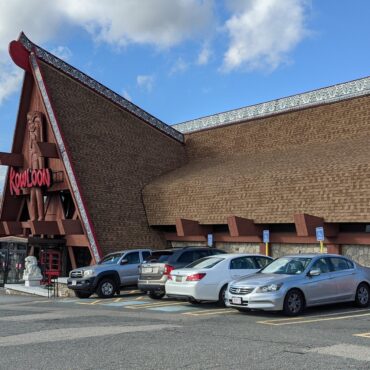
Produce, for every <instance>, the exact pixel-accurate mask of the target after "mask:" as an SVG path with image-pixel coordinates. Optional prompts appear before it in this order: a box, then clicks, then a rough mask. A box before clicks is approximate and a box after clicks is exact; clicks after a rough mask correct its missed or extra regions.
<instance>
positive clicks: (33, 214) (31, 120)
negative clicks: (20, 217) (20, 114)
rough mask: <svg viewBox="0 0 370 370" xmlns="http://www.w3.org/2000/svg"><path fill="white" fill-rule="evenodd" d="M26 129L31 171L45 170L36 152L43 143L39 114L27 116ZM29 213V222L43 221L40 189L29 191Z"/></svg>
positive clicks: (42, 161)
mask: <svg viewBox="0 0 370 370" xmlns="http://www.w3.org/2000/svg"><path fill="white" fill-rule="evenodd" d="M27 128H28V135H29V145H28V153H29V165H30V168H31V169H32V170H38V169H42V168H45V160H44V158H42V157H41V156H40V154H39V153H38V151H37V142H43V141H44V130H43V122H42V113H41V112H29V113H28V114H27ZM29 213H30V218H31V221H35V220H38V221H42V220H43V219H44V199H43V196H42V191H41V188H40V187H33V188H31V191H30V207H29Z"/></svg>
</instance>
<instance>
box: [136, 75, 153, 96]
mask: <svg viewBox="0 0 370 370" xmlns="http://www.w3.org/2000/svg"><path fill="white" fill-rule="evenodd" d="M136 82H137V85H138V86H139V87H140V88H141V89H144V90H146V91H148V92H151V91H152V89H153V84H154V76H153V75H138V76H137V77H136Z"/></svg>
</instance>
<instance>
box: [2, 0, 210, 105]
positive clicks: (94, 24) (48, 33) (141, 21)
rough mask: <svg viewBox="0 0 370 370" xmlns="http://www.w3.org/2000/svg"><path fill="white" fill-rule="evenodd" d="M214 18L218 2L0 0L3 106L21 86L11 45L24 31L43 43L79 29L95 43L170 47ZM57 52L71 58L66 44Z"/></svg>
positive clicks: (195, 33)
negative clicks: (214, 6)
mask: <svg viewBox="0 0 370 370" xmlns="http://www.w3.org/2000/svg"><path fill="white" fill-rule="evenodd" d="M212 19H213V0H155V1H154V0H141V1H140V2H138V1H137V0H125V1H121V0H105V1H101V0H79V1H75V0H54V1H45V0H27V1H24V0H11V1H5V0H1V1H0V83H1V85H2V88H1V91H0V104H1V102H3V100H4V99H6V97H7V96H9V95H10V94H12V93H13V92H14V91H16V90H18V89H19V86H20V84H19V81H20V77H19V76H20V75H19V72H16V71H17V68H16V67H15V66H14V65H13V63H12V62H11V61H10V58H9V56H8V53H7V48H8V44H9V42H10V41H11V40H14V39H16V38H17V36H18V34H19V32H20V31H22V30H23V31H24V32H25V33H26V35H27V36H28V37H30V39H31V40H32V41H34V42H35V43H37V44H41V45H42V44H43V43H44V42H48V41H51V40H54V39H55V38H56V37H58V36H59V35H60V34H65V32H64V31H65V30H67V29H68V28H72V27H80V28H83V29H85V30H86V31H87V32H89V33H90V34H91V35H92V37H93V38H94V39H95V40H96V41H99V42H106V43H108V44H111V45H114V46H125V45H128V44H131V43H139V44H150V45H153V46H155V47H158V48H168V47H172V46H174V45H177V44H179V43H181V42H182V41H184V40H188V39H191V38H197V37H199V36H202V33H203V31H204V30H206V29H207V27H209V25H210V24H211V23H212ZM61 31H63V32H61ZM54 52H55V53H56V54H57V55H59V56H61V57H62V58H63V59H65V58H66V57H67V59H68V57H70V56H71V53H69V52H68V49H67V48H65V47H58V48H56V50H54ZM66 53H67V54H66Z"/></svg>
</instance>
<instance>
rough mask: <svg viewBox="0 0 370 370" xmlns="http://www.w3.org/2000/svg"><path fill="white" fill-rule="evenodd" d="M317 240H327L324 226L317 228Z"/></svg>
mask: <svg viewBox="0 0 370 370" xmlns="http://www.w3.org/2000/svg"><path fill="white" fill-rule="evenodd" d="M316 240H317V241H318V242H323V241H324V240H325V235H324V228H323V227H317V228H316Z"/></svg>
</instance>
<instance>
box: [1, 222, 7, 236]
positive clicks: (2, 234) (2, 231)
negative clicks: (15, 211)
mask: <svg viewBox="0 0 370 370" xmlns="http://www.w3.org/2000/svg"><path fill="white" fill-rule="evenodd" d="M4 235H6V234H5V229H4V226H3V223H2V222H0V236H4Z"/></svg>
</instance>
